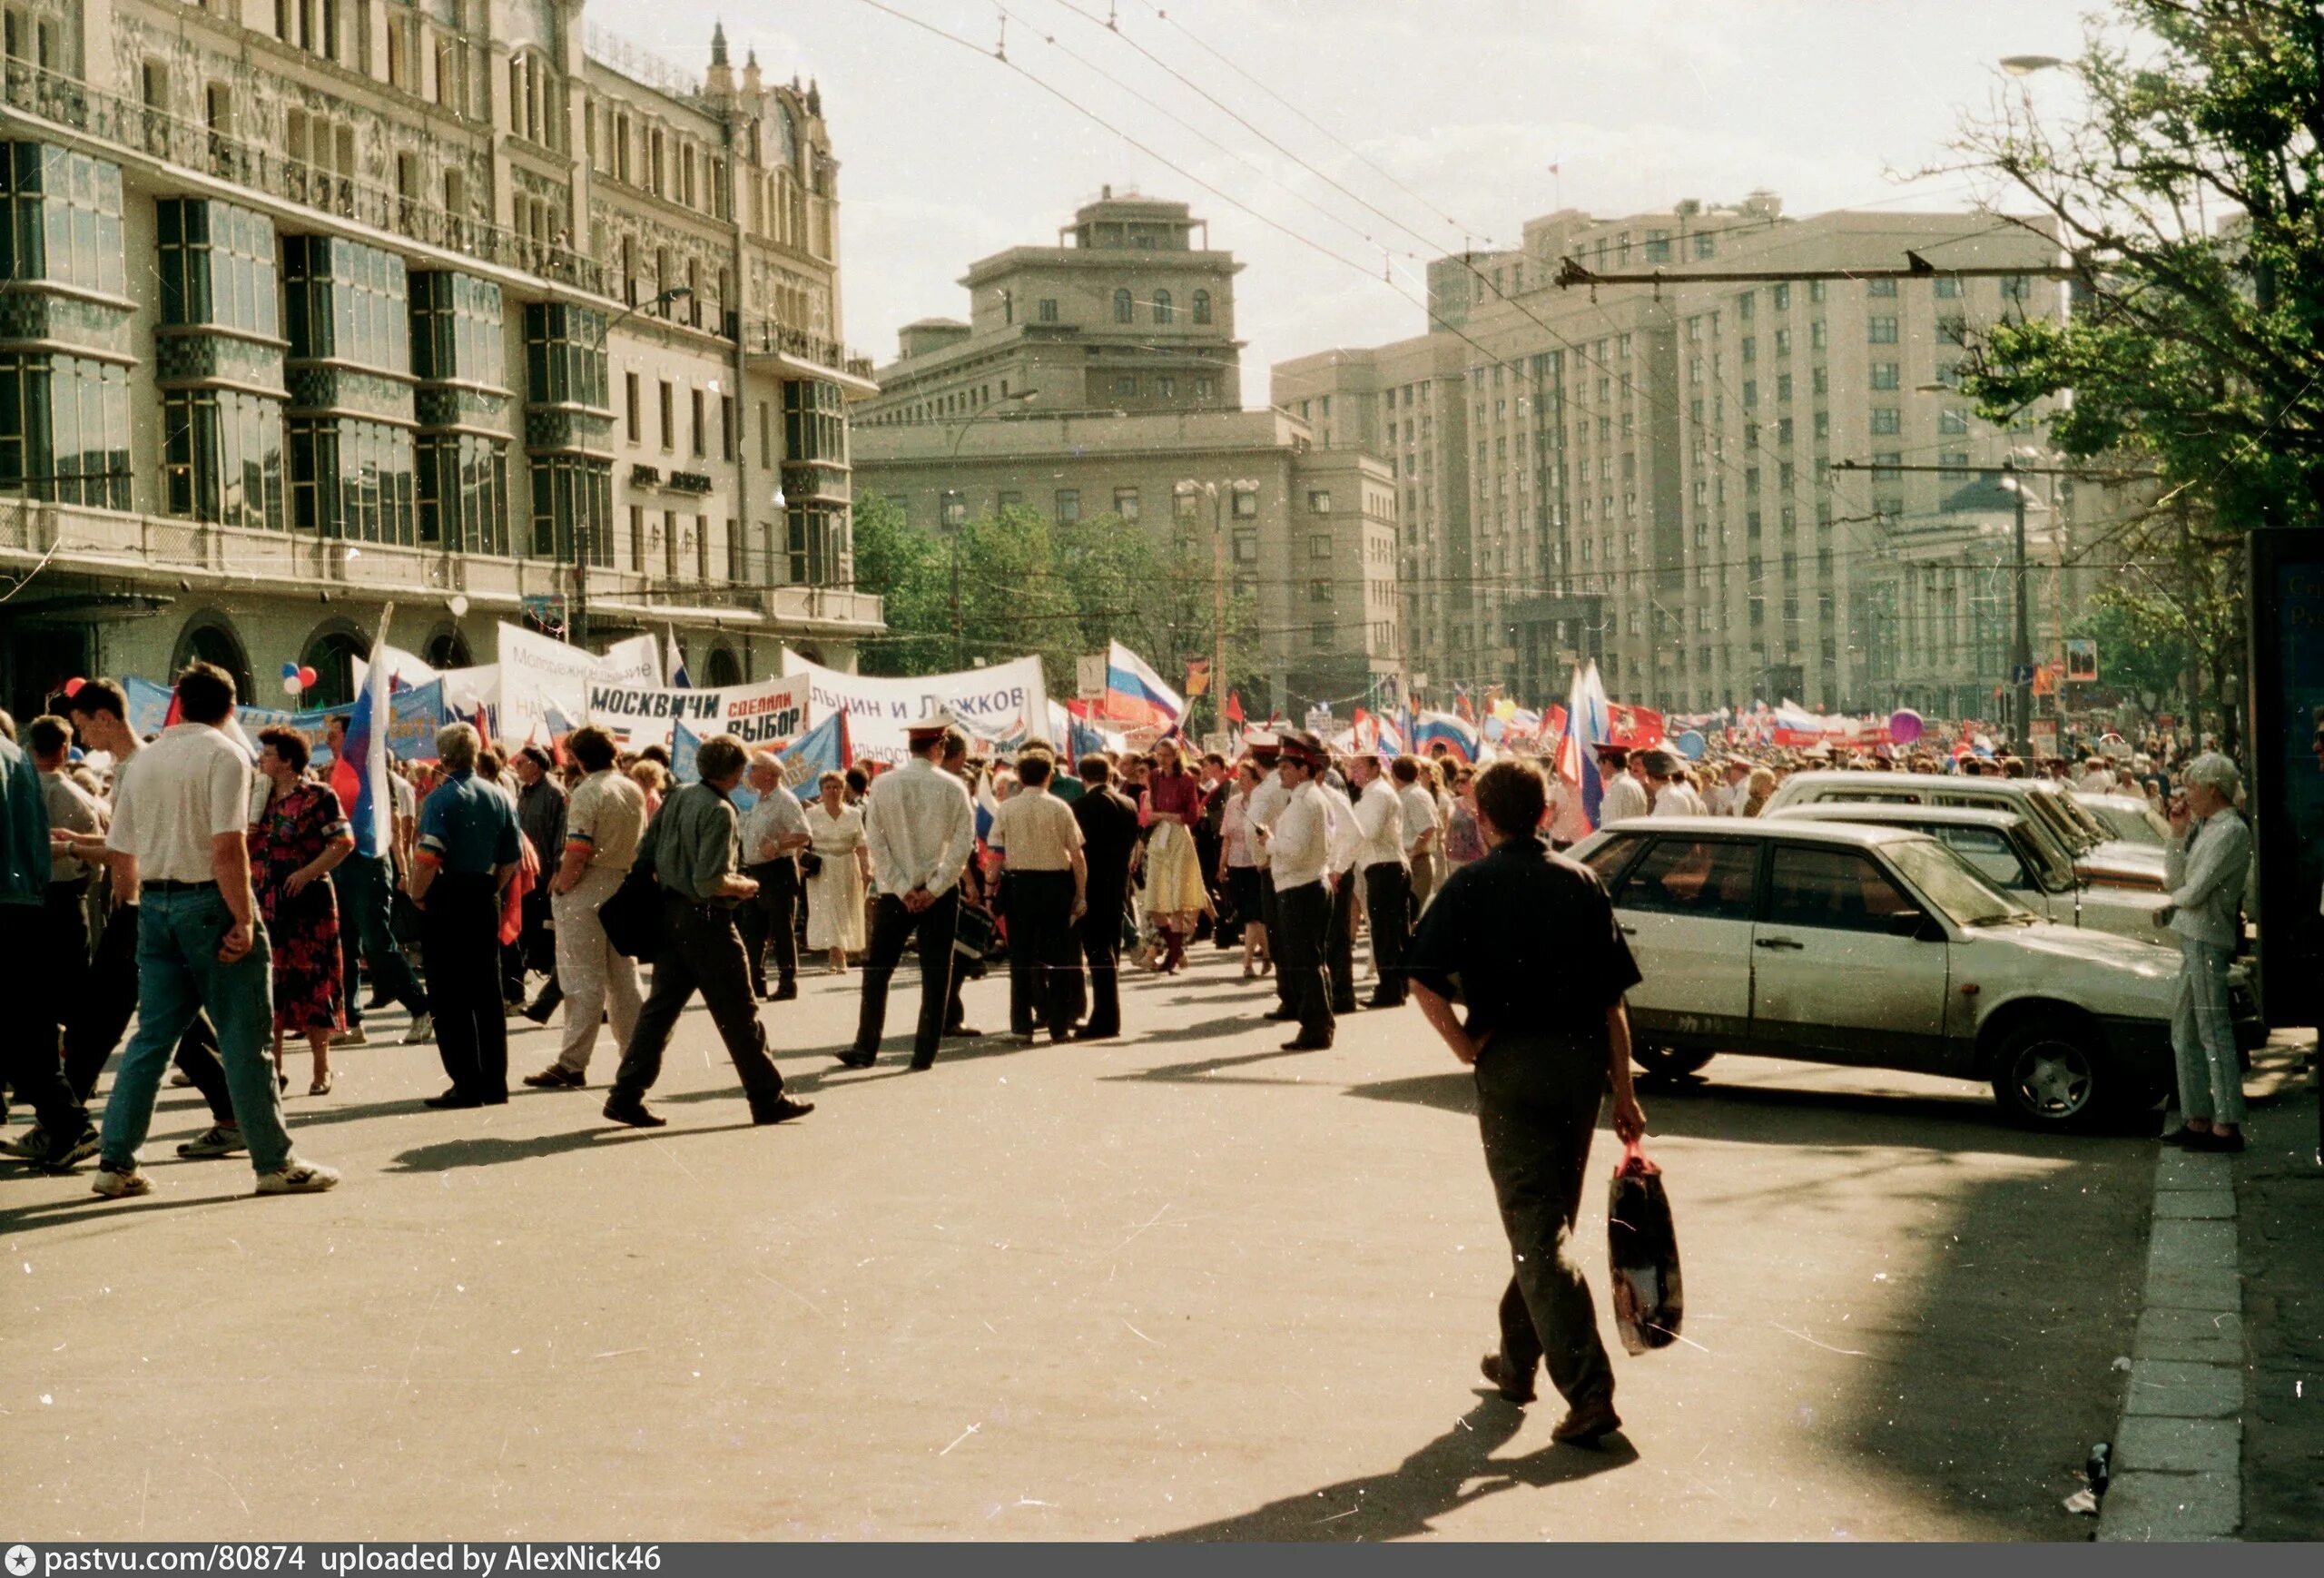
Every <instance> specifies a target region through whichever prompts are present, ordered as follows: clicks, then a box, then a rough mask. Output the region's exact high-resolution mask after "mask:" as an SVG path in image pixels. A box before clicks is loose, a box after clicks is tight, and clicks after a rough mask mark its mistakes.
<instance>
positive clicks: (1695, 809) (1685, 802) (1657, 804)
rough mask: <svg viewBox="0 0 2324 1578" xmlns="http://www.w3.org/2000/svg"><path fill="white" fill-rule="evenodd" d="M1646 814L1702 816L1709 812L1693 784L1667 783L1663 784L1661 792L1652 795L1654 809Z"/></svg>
mask: <svg viewBox="0 0 2324 1578" xmlns="http://www.w3.org/2000/svg"><path fill="white" fill-rule="evenodd" d="M1648 814H1649V815H1650V816H1703V815H1708V814H1709V813H1707V812H1706V811H1705V810H1704V809H1703V797H1702V796H1701V795H1700V794H1696V793H1695V786H1694V785H1693V784H1666V785H1664V787H1663V790H1662V793H1661V794H1657V795H1656V796H1655V797H1654V809H1653V810H1652V811H1651V812H1649V813H1648Z"/></svg>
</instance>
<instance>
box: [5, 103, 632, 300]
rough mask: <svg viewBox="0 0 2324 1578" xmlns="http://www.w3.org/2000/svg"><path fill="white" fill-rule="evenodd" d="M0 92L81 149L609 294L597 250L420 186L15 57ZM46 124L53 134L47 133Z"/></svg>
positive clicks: (32, 126) (32, 124) (28, 119)
mask: <svg viewBox="0 0 2324 1578" xmlns="http://www.w3.org/2000/svg"><path fill="white" fill-rule="evenodd" d="M0 101H5V104H6V106H7V108H8V109H9V110H10V111H13V112H15V117H16V118H19V119H21V121H22V123H24V125H25V131H26V132H27V133H30V134H32V135H34V136H40V135H44V134H55V135H57V136H58V140H59V141H61V142H64V143H71V144H73V145H75V146H78V147H81V148H82V149H83V150H84V151H85V152H88V153H95V154H99V155H103V156H110V157H114V158H124V157H125V158H126V159H127V160H128V161H130V162H132V163H133V162H134V160H135V159H136V157H137V156H139V155H143V157H145V158H146V159H150V160H156V161H159V162H160V163H162V164H165V165H171V166H174V167H176V168H179V169H182V170H186V171H190V172H192V173H195V174H197V175H202V176H207V177H209V178H211V179H212V180H214V181H219V182H226V183H228V184H230V185H232V186H237V187H241V188H243V189H244V190H246V191H249V192H257V193H261V194H262V195H264V196H266V197H270V198H273V199H276V200H278V201H280V202H288V203H293V204H297V205H299V206H300V207H304V208H310V209H313V210H315V211H316V212H320V213H326V214H330V215H331V216H332V217H334V218H337V219H340V220H344V221H347V222H350V223H352V224H356V225H361V226H364V227H366V228H368V229H369V230H372V231H376V232H383V233H385V234H388V235H390V236H401V237H403V238H405V239H406V240H409V241H411V242H417V243H419V245H422V246H426V247H430V248H434V249H437V250H438V251H443V252H446V253H451V254H458V255H459V256H462V257H467V258H470V259H474V260H475V261H478V262H482V263H487V264H490V265H494V266H497V267H499V268H503V269H508V270H513V271H517V272H519V273H525V274H530V275H533V276H535V277H536V278H538V279H542V280H547V281H555V282H556V283H559V284H564V285H568V286H571V287H572V288H573V289H575V290H577V291H586V292H587V293H589V294H590V295H593V296H605V295H606V281H607V276H606V270H605V267H604V265H603V264H602V263H600V262H599V261H597V260H596V259H594V258H589V257H585V256H583V255H581V254H580V253H577V252H575V251H571V250H569V249H568V248H566V247H563V246H559V245H556V244H554V243H552V242H544V241H539V240H537V239H535V238H533V237H531V236H527V235H523V234H520V233H518V232H516V231H513V230H509V229H507V228H506V227H505V226H502V225H498V224H495V223H493V222H490V221H488V220H483V219H478V218H477V217H475V216H474V215H472V214H467V213H453V212H448V211H447V210H445V209H443V208H441V207H438V206H437V205H436V204H434V203H431V202H428V201H427V200H425V199H424V198H421V197H419V196H418V195H416V194H411V193H407V192H398V191H395V190H393V189H392V188H389V187H383V186H376V185H372V184H370V183H369V182H362V181H357V180H354V179H352V178H350V177H348V176H344V175H340V174H338V173H334V172H331V171H328V170H323V169H320V168H317V167H315V166H313V165H310V164H307V163H301V162H300V161H298V160H295V159H291V158H289V157H287V156H286V155H285V154H284V153H282V152H281V150H279V149H277V148H273V147H270V146H268V145H266V144H264V143H252V142H245V141H243V140H241V139H239V138H235V137H231V136H227V135H225V134H223V133H219V132H215V131H212V129H211V128H209V127H208V126H205V125H202V124H200V123H196V122H192V121H186V120H182V119H180V118H178V117H177V116H174V115H172V114H169V113H165V112H163V111H161V110H156V109H152V108H149V107H148V106H146V105H145V104H140V103H138V102H137V101H135V100H133V99H128V98H123V97H122V96H120V95H118V94H108V93H104V92H102V91H100V90H98V89H95V88H92V87H90V86H89V85H88V84H86V83H84V82H82V81H80V80H79V79H78V78H75V77H68V76H65V75H63V74H60V73H56V72H53V71H46V70H43V69H41V68H40V67H37V66H34V65H31V64H26V63H25V62H24V61H20V60H11V61H8V62H7V63H6V64H5V73H0ZM44 127H54V128H57V133H45V132H44Z"/></svg>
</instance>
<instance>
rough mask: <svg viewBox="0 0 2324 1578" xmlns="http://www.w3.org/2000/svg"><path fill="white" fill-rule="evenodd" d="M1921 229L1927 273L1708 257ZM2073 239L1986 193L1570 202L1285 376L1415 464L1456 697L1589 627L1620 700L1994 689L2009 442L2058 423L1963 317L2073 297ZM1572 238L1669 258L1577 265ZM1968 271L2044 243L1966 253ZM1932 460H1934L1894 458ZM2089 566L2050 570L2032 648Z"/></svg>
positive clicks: (1540, 668) (1342, 431) (1619, 251)
mask: <svg viewBox="0 0 2324 1578" xmlns="http://www.w3.org/2000/svg"><path fill="white" fill-rule="evenodd" d="M1908 254H1909V255H1911V256H1915V257H1918V258H1920V259H1922V260H1924V261H1925V262H1926V264H1927V266H1928V273H1927V275H1926V276H1925V277H1923V278H1918V279H1908V280H1901V281H1897V280H1865V279H1852V278H1846V277H1837V278H1830V279H1819V280H1801V281H1715V280H1699V279H1690V277H1689V276H1699V275H1701V274H1705V273H1710V272H1717V271H1730V272H1758V271H1769V272H1783V271H1797V272H1818V271H1821V272H1827V273H1832V274H1840V275H1844V274H1845V273H1846V271H1851V270H1866V269H1875V268H1877V269H1898V268H1904V267H1906V266H1907V261H1906V260H1907V256H1908ZM2053 255H2054V249H2053V247H2052V246H2051V244H2050V243H2049V242H2047V241H2045V240H2044V239H2043V238H2042V237H2041V236H2038V235H2034V234H2032V233H2029V232H2026V231H2024V229H2022V228H2019V227H2016V226H2014V225H2011V224H2008V223H2006V222H2001V221H1997V220H1995V219H1994V218H1993V217H1992V216H1989V215H1978V214H1880V213H1845V212H1843V213H1830V214H1823V215H1817V216H1813V217H1809V218H1804V219H1789V218H1787V217H1785V216H1784V215H1783V213H1782V212H1781V205H1780V203H1779V202H1777V200H1776V199H1775V198H1774V197H1773V196H1772V195H1771V194H1769V193H1765V192H1758V193H1754V194H1753V195H1752V196H1751V197H1749V198H1748V199H1746V200H1745V201H1744V202H1741V203H1739V204H1738V205H1736V206H1735V207H1733V208H1731V209H1721V210H1707V209H1703V208H1701V207H1700V206H1699V205H1696V204H1682V205H1680V206H1679V208H1677V209H1674V210H1673V211H1672V212H1669V213H1658V214H1645V215H1633V216H1630V217H1629V218H1625V219H1619V220H1600V219H1595V218H1592V217H1591V216H1590V215H1588V214H1584V213H1581V212H1576V211H1571V210H1568V211H1563V212H1558V213H1555V214H1551V215H1548V216H1546V217H1543V218H1541V219H1536V220H1533V221H1531V222H1528V223H1527V224H1526V225H1525V227H1524V244H1523V247H1522V248H1521V249H1519V250H1512V251H1505V252H1472V253H1468V254H1464V255H1462V256H1461V257H1456V258H1447V259H1442V260H1439V261H1437V262H1436V263H1435V264H1434V265H1433V266H1432V269H1431V271H1430V300H1431V302H1432V311H1433V314H1434V316H1435V319H1436V325H1437V326H1436V328H1435V329H1434V331H1433V332H1432V333H1430V334H1427V335H1423V336H1422V337H1419V338H1417V339H1414V340H1404V341H1400V342H1397V343H1395V344H1393V345H1389V346H1384V347H1381V348H1378V349H1369V350H1364V349H1359V350H1335V351H1331V352H1326V353H1324V354H1322V355H1316V356H1309V357H1304V358H1301V359H1299V360H1294V361H1288V362H1285V363H1282V364H1280V365H1279V366H1277V367H1276V368H1275V370H1274V399H1275V403H1276V404H1277V405H1278V406H1279V407H1283V408H1285V409H1288V410H1290V411H1292V412H1294V413H1297V412H1300V411H1302V410H1314V409H1318V408H1319V407H1320V404H1321V402H1323V401H1324V400H1326V399H1329V400H1333V401H1334V403H1335V415H1334V422H1333V425H1332V432H1333V437H1332V439H1331V440H1330V442H1331V443H1332V444H1334V445H1336V446H1343V447H1354V448H1357V449H1362V450H1364V452H1365V453H1368V454H1372V455H1375V456H1377V457H1378V458H1380V459H1383V460H1384V461H1386V462H1387V463H1389V464H1390V465H1391V466H1392V467H1393V468H1394V469H1395V471H1396V473H1397V485H1398V488H1399V489H1400V494H1401V497H1400V501H1399V502H1400V505H1401V512H1402V513H1401V527H1400V537H1399V555H1400V558H1401V561H1402V571H1403V585H1404V597H1405V624H1406V629H1407V636H1408V647H1409V650H1410V654H1411V661H1412V664H1413V673H1414V677H1415V680H1416V681H1418V680H1419V679H1422V678H1423V677H1424V678H1425V680H1426V681H1427V682H1428V683H1427V684H1426V685H1423V689H1426V690H1428V691H1431V692H1433V693H1435V694H1436V695H1438V696H1440V697H1442V696H1443V695H1449V694H1450V691H1451V687H1452V685H1454V684H1456V683H1457V684H1461V685H1467V686H1469V687H1470V688H1471V689H1472V690H1475V689H1480V688H1482V686H1485V685H1492V684H1503V685H1510V686H1511V687H1512V689H1513V690H1514V692H1515V693H1516V694H1517V695H1520V696H1521V697H1523V698H1525V699H1527V700H1530V701H1540V700H1550V699H1556V698H1557V697H1558V696H1560V695H1561V694H1562V692H1563V689H1564V685H1565V678H1566V675H1567V673H1568V671H1569V669H1570V666H1571V663H1572V662H1573V661H1574V659H1575V658H1576V657H1578V656H1591V657H1595V658H1596V659H1597V661H1598V662H1599V665H1600V669H1601V671H1602V672H1603V674H1604V676H1605V679H1606V683H1607V686H1608V689H1609V691H1610V694H1611V695H1614V696H1615V698H1616V699H1618V700H1628V701H1635V702H1643V703H1646V704H1649V705H1659V706H1661V707H1664V708H1666V709H1669V710H1677V711H1708V710H1711V709H1713V708H1717V707H1720V706H1727V705H1744V706H1748V705H1750V704H1751V703H1753V702H1754V701H1757V700H1762V699H1764V700H1767V701H1769V702H1774V701H1777V700H1779V699H1783V698H1785V697H1789V698H1791V699H1794V700H1797V701H1799V702H1802V703H1805V704H1807V705H1811V706H1830V707H1835V708H1840V707H1846V708H1873V707H1883V708H1885V707H1890V706H1895V705H1920V706H1923V707H1926V708H1930V709H1932V710H1935V711H1939V712H1943V713H1946V714H1958V713H1963V712H1971V713H1978V712H1990V710H1991V693H1992V690H1993V687H1994V685H2001V684H2005V683H2006V680H2007V677H2008V661H2007V660H2008V635H2009V626H2008V623H2007V619H2006V617H2005V616H2006V615H2007V614H2008V613H2009V612H2010V610H2011V608H2012V607H2014V604H2013V602H2012V599H2013V597H2014V577H2011V576H2010V575H2009V574H2008V571H2007V560H2008V553H2009V546H2010V545H2009V540H2008V539H2009V530H2008V528H2009V526H2010V524H2011V507H2012V504H2013V502H2014V501H2013V500H2012V498H2011V496H2010V495H2009V494H2007V493H2006V492H2003V491H2001V490H2000V489H1999V488H1997V487H1996V485H1995V484H1996V482H1997V478H1996V477H1995V476H1994V475H1991V474H1989V470H1988V468H1997V467H1998V466H1999V465H2000V463H2001V462H2002V461H2003V459H2005V458H2007V457H2009V456H2010V455H2011V454H2012V452H2013V451H2014V450H2018V449H2031V448H2032V447H2033V446H2034V445H2036V444H2037V443H2038V441H2039V437H2040V432H2039V429H2040V422H2039V415H2040V413H2039V412H2038V411H2033V412H2027V413H2024V415H2022V416H2021V417H2020V418H2019V419H2017V420H2016V421H2015V422H2014V423H2012V424H2011V425H2010V426H2009V427H2008V428H2007V429H1996V428H1994V427H1991V426H1989V425H1987V424H1985V423H1983V422H1980V421H1978V420H1977V419H1976V418H1975V417H1974V414H1973V412H1972V411H1971V409H1970V407H1969V402H1968V401H1967V400H1966V399H1963V398H1961V397H1960V396H1959V395H1958V394H1956V393H1955V392H1953V386H1954V385H1955V383H1956V382H1957V380H1958V374H1957V371H1956V369H1957V366H1958V364H1959V362H1960V360H1961V359H1962V356H1963V355H1964V354H1965V353H1964V352H1963V350H1962V349H1961V341H1962V339H1963V335H1964V333H1965V330H1966V329H1967V328H1968V327H1970V326H1973V325H1982V324H1985V323H1990V322H1992V321H1996V320H1998V319H2000V318H2002V317H2003V316H2004V315H2008V314H2021V315H2023V314H2047V313H2055V312H2058V311H2063V294H2062V292H2063V287H2062V286H2061V285H2059V284H2058V283H2056V282H2054V281H2048V280H2045V279H2043V277H2042V276H2041V273H2040V271H2043V270H2044V269H2046V268H2047V267H2048V265H2049V262H2050V260H2051V259H2052V257H2053ZM1567 258H1571V259H1574V260H1575V261H1579V262H1581V263H1582V264H1583V265H1584V266H1585V267H1587V268H1589V269H1590V270H1592V271H1600V272H1623V271H1628V272H1632V273H1646V272H1650V271H1659V272H1661V273H1662V274H1663V275H1664V278H1663V280H1662V281H1660V282H1659V283H1647V284H1621V285H1616V284H1604V285H1599V286H1595V287H1583V286H1578V287H1574V288H1571V289H1561V288H1559V287H1558V286H1557V285H1556V283H1555V281H1556V277H1557V274H1558V271H1559V268H1560V265H1561V261H1562V260H1564V259H1567ZM1972 269H1978V270H1993V269H2023V270H2024V271H2025V272H2024V273H2011V274H2006V275H2002V276H1999V277H1994V276H1985V275H1967V274H1961V273H1955V272H1952V271H1955V270H1960V271H1966V270H1972ZM1432 419H1433V420H1432ZM2020 459H2021V463H2023V464H2026V465H2039V464H2042V463H2043V461H2042V459H2041V458H2040V457H2039V456H2038V455H2031V456H2021V457H2020ZM1836 461H1855V462H1857V463H1858V464H1859V465H1861V466H1863V467H1865V469H1861V470H1852V469H1847V468H1842V469H1838V470H1835V469H1833V465H1834V462H1836ZM1883 462H1886V465H1885V466H1884V465H1883V464H1882V463H1883ZM1919 465H1925V466H1930V467H1935V468H1939V469H1937V470H1933V471H1928V472H1917V471H1910V470H1904V469H1889V467H1908V466H1919ZM2032 486H2033V497H2034V498H2035V500H2036V507H2035V514H2034V516H2033V522H2034V530H2033V534H2032V535H2033V538H2034V554H2033V557H2034V559H2035V561H2036V564H2037V566H2038V565H2040V564H2042V563H2043V562H2048V563H2051V564H2053V565H2054V564H2055V563H2056V562H2057V560H2058V558H2059V557H2060V556H2061V555H2063V556H2064V557H2065V559H2066V561H2067V562H2068V564H2069V565H2071V564H2072V562H2073V559H2074V557H2076V556H2075V554H2074V552H2073V547H2072V545H2073V540H2074V537H2075V533H2076V531H2077V528H2076V526H2075V516H2074V504H2073V496H2072V489H2071V488H2070V487H2067V488H2059V489H2056V490H2054V491H2053V489H2052V488H2050V486H2049V485H2048V483H2047V482H2046V481H2043V482H2036V483H2034V484H2033V485H2032ZM2085 534H2086V530H2085ZM2048 573H2049V574H2050V575H2052V576H2053V577H2054V576H2055V572H2054V571H2052V572H2048ZM2087 585H2088V577H2087V575H2086V574H2073V573H2068V574H2067V575H2066V576H2065V577H2064V581H2063V587H2060V586H2057V585H2052V584H2047V583H2044V582H2043V581H2042V580H2041V579H2040V577H2039V574H2038V573H2037V577H2036V581H2035V590H2034V593H2033V602H2034V604H2035V605H2036V619H2035V643H2034V644H2035V650H2036V654H2037V656H2046V655H2049V654H2051V653H2053V652H2054V650H2055V646H2056V638H2057V633H2058V630H2059V627H2060V622H2061V621H2062V620H2063V621H2065V622H2071V619H2072V618H2073V616H2074V614H2075V613H2076V612H2077V611H2078V609H2079V607H2080V596H2079V594H2080V593H2082V592H2083V591H2085V590H2086V589H2087Z"/></svg>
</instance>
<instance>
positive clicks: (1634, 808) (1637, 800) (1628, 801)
mask: <svg viewBox="0 0 2324 1578" xmlns="http://www.w3.org/2000/svg"><path fill="white" fill-rule="evenodd" d="M1653 810H1654V806H1653V804H1652V803H1651V802H1649V800H1648V799H1647V797H1646V785H1645V784H1641V783H1640V782H1639V781H1638V780H1637V779H1636V778H1635V777H1633V776H1632V775H1631V774H1629V773H1617V774H1614V775H1613V777H1612V778H1610V779H1609V780H1608V781H1607V784H1606V794H1605V796H1604V798H1602V799H1601V800H1600V801H1599V802H1598V825H1599V826H1600V827H1611V826H1613V825H1614V824H1616V823H1617V822H1630V821H1634V820H1636V819H1637V818H1639V817H1641V816H1645V815H1648V814H1650V813H1651V812H1652V811H1653Z"/></svg>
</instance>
